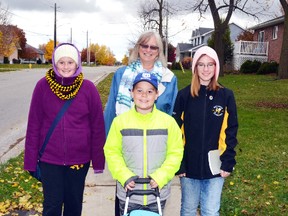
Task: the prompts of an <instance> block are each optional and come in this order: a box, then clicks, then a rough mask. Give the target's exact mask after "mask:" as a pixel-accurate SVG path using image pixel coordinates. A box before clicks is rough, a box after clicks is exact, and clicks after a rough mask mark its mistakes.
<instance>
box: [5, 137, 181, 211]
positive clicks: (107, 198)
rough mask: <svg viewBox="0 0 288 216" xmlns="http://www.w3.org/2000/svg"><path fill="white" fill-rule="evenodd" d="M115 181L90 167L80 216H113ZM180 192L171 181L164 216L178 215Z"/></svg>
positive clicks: (19, 146) (16, 150)
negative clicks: (95, 172)
mask: <svg viewBox="0 0 288 216" xmlns="http://www.w3.org/2000/svg"><path fill="white" fill-rule="evenodd" d="M24 143H25V139H22V140H21V141H19V143H17V144H16V145H15V146H14V147H13V148H12V149H10V150H9V151H8V152H7V154H5V155H4V156H3V158H1V159H2V160H1V163H5V162H6V161H7V160H9V159H10V158H13V157H17V156H18V155H19V154H20V153H21V152H22V151H23V149H24ZM115 187H116V183H115V180H113V179H112V177H111V175H110V172H109V171H108V168H107V167H105V170H104V173H103V174H97V175H95V174H94V172H93V169H92V167H90V168H89V171H88V175H87V177H86V183H85V190H84V199H83V210H82V216H100V215H101V216H102V215H103V216H114V200H115ZM180 201H181V191H180V184H179V179H178V177H174V179H173V180H172V188H171V195H170V198H169V199H168V200H167V203H166V207H165V209H164V215H165V216H170V215H180Z"/></svg>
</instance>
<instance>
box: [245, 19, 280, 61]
mask: <svg viewBox="0 0 288 216" xmlns="http://www.w3.org/2000/svg"><path fill="white" fill-rule="evenodd" d="M250 29H251V30H253V31H254V41H258V42H268V43H269V45H268V59H267V60H268V62H271V61H276V62H278V63H279V61H280V54H281V47H282V43H283V32H284V16H281V17H277V18H275V19H272V20H269V21H266V22H263V23H260V24H258V25H256V26H253V27H251V28H250Z"/></svg>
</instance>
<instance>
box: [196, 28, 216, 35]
mask: <svg viewBox="0 0 288 216" xmlns="http://www.w3.org/2000/svg"><path fill="white" fill-rule="evenodd" d="M211 31H214V28H202V27H200V28H198V29H196V30H194V31H193V32H192V37H194V36H198V35H205V34H207V33H209V32H211Z"/></svg>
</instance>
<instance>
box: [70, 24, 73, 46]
mask: <svg viewBox="0 0 288 216" xmlns="http://www.w3.org/2000/svg"><path fill="white" fill-rule="evenodd" d="M72 42H73V40H72V27H71V28H70V43H72Z"/></svg>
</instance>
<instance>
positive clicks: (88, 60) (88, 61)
mask: <svg viewBox="0 0 288 216" xmlns="http://www.w3.org/2000/svg"><path fill="white" fill-rule="evenodd" d="M87 65H90V52H89V43H88V30H87Z"/></svg>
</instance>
